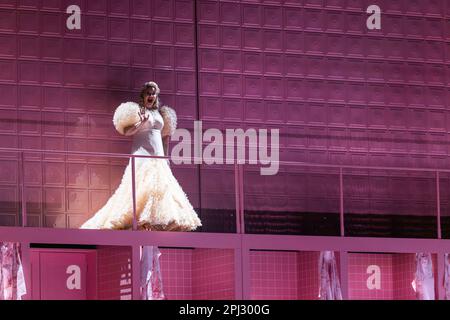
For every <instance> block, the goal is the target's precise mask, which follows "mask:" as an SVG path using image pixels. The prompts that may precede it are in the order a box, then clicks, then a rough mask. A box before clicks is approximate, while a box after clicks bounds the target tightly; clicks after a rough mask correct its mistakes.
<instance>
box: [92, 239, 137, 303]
mask: <svg viewBox="0 0 450 320" xmlns="http://www.w3.org/2000/svg"><path fill="white" fill-rule="evenodd" d="M97 265H98V268H97V279H98V285H97V286H98V299H100V300H131V295H132V283H131V248H127V247H112V246H101V247H98V248H97Z"/></svg>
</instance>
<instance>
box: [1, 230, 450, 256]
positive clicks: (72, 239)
mask: <svg viewBox="0 0 450 320" xmlns="http://www.w3.org/2000/svg"><path fill="white" fill-rule="evenodd" d="M0 237H1V241H11V242H22V243H40V244H78V245H109V246H139V245H153V246H159V247H179V248H211V249H243V250H274V251H283V250H298V251H323V250H335V251H346V252H371V253H415V252H431V253H447V252H450V239H405V238H371V237H335V236H302V235H257V234H231V233H206V232H165V231H129V230H120V231H119V230H81V229H53V228H34V227H0Z"/></svg>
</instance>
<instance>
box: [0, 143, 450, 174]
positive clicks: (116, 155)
mask: <svg viewBox="0 0 450 320" xmlns="http://www.w3.org/2000/svg"><path fill="white" fill-rule="evenodd" d="M0 152H11V153H14V152H28V153H53V154H64V155H71V154H73V155H85V156H92V157H95V156H102V157H110V158H126V157H135V158H160V159H170V160H176V161H182V160H186V157H174V156H171V157H168V156H150V155H135V154H128V153H107V152H92V151H65V150H42V149H23V148H0ZM189 160H192V161H193V162H192V164H202V163H203V162H202V161H208V162H211V163H213V162H214V161H215V160H217V159H215V158H204V157H202V158H199V157H189ZM223 160H224V164H234V163H235V162H237V163H238V164H245V165H250V164H248V163H241V161H239V160H238V159H233V163H228V161H229V160H226V159H223ZM195 161H199V162H201V163H196V162H195ZM244 162H245V161H244ZM246 162H248V161H246ZM271 163H272V164H278V165H286V166H299V167H301V166H303V167H314V168H331V169H340V168H342V169H360V170H390V171H396V170H397V171H414V172H436V171H439V172H441V173H442V172H446V173H450V169H445V168H411V167H393V166H357V165H340V164H321V163H308V162H296V161H284V160H283V161H272V162H271ZM212 165H218V164H216V163H213V164H212ZM259 165H261V164H259ZM336 174H339V173H338V172H336Z"/></svg>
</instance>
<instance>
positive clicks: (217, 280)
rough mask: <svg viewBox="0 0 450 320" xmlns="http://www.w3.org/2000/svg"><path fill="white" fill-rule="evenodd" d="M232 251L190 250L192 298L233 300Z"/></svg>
mask: <svg viewBox="0 0 450 320" xmlns="http://www.w3.org/2000/svg"><path fill="white" fill-rule="evenodd" d="M234 279H235V271H234V251H233V250H225V249H224V250H218V249H195V250H194V251H193V252H192V299H199V300H234V299H235V288H234Z"/></svg>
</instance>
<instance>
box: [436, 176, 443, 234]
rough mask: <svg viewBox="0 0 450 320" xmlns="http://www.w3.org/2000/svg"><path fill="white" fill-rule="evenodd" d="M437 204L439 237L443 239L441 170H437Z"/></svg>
mask: <svg viewBox="0 0 450 320" xmlns="http://www.w3.org/2000/svg"><path fill="white" fill-rule="evenodd" d="M436 206H437V219H436V220H437V237H438V239H442V230H441V189H440V185H439V171H436Z"/></svg>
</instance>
